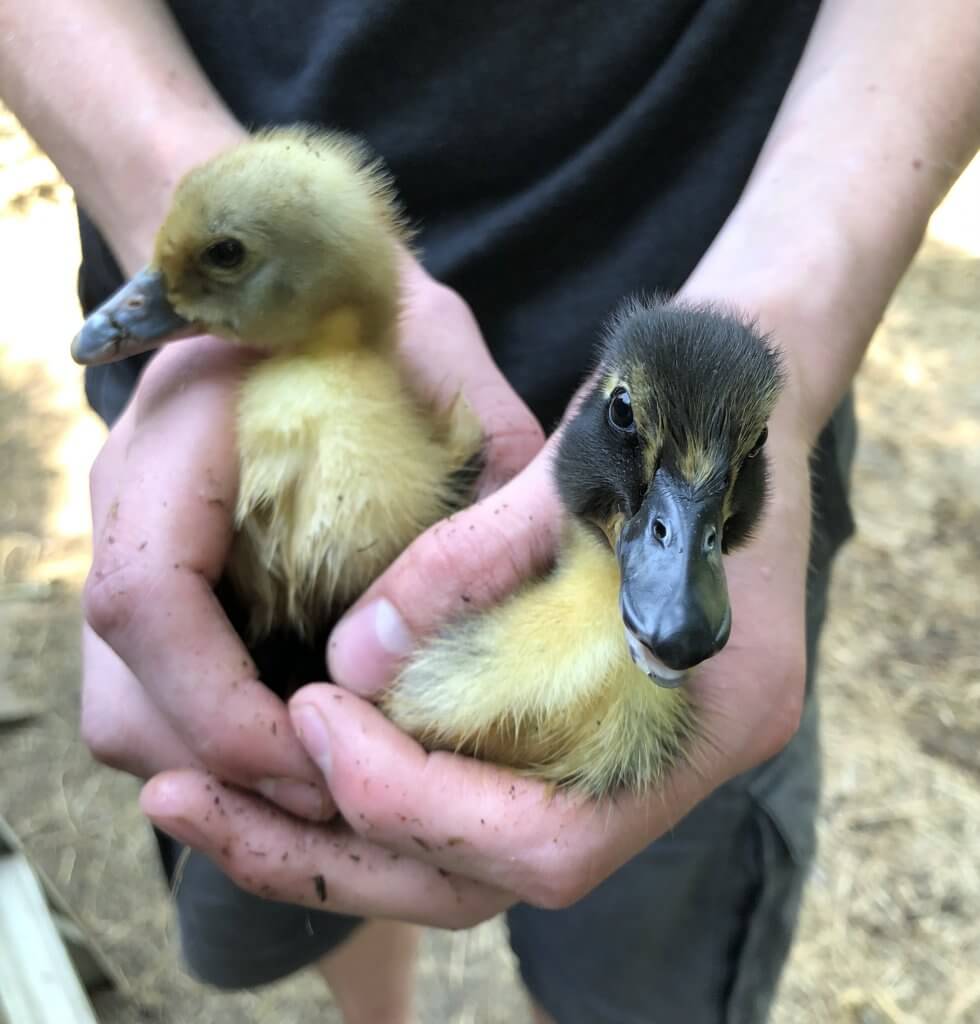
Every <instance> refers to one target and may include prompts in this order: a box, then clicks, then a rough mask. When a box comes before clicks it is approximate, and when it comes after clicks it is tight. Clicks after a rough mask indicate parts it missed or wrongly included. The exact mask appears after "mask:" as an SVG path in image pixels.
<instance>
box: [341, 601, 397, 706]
mask: <svg viewBox="0 0 980 1024" xmlns="http://www.w3.org/2000/svg"><path fill="white" fill-rule="evenodd" d="M414 645H415V640H414V638H413V637H412V634H411V631H410V630H409V628H408V626H406V625H405V620H404V619H403V618H402V617H401V615H400V614H399V612H398V609H397V608H396V607H395V606H394V605H393V604H392V603H391V602H390V601H389V600H388V599H387V598H384V597H382V598H379V599H378V600H377V601H372V602H371V603H370V604H367V605H365V606H364V607H363V608H359V609H358V610H357V611H356V612H354V613H353V614H352V615H351V616H350V617H349V618H347V619H344V621H343V622H341V624H340V625H339V626H338V627H337V629H336V630H335V631H334V634H333V636H332V637H331V640H330V647H329V650H328V652H327V659H328V662H329V666H330V676H331V678H332V679H333V681H334V682H337V683H340V684H341V685H343V686H345V687H346V688H347V689H349V690H352V691H353V692H354V693H357V694H360V696H362V697H370V696H373V695H374V694H375V693H377V692H378V691H379V690H381V689H383V688H384V686H385V684H386V683H387V682H388V681H389V680H390V679H391V677H392V676H393V675H394V671H395V666H396V664H397V663H398V662H399V661H400V660H401V659H402V658H404V657H405V656H406V655H407V654H409V653H410V652H411V650H412V647H413V646H414Z"/></svg>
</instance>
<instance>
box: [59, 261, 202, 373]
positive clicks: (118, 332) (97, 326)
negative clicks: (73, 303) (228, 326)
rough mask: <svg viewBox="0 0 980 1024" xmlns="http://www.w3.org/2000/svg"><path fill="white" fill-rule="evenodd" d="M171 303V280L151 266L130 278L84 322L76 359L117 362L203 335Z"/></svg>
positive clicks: (74, 352) (88, 363)
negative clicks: (168, 284) (169, 294)
mask: <svg viewBox="0 0 980 1024" xmlns="http://www.w3.org/2000/svg"><path fill="white" fill-rule="evenodd" d="M201 333H202V331H201V328H200V327H199V326H198V325H196V324H192V323H189V322H188V321H187V320H185V319H184V318H183V317H182V316H181V315H180V314H179V313H178V312H177V311H176V310H175V309H174V308H173V306H171V305H170V301H169V299H168V298H167V282H166V280H165V278H164V276H163V274H161V273H160V272H159V271H158V270H151V269H150V268H149V267H147V268H146V269H144V270H141V271H140V272H139V273H138V274H137V275H136V276H135V277H134V278H133V279H132V280H131V281H128V282H127V283H126V284H124V285H123V286H122V288H120V289H119V291H117V292H116V293H115V294H114V295H112V296H110V297H109V298H108V299H106V301H105V302H103V303H102V305H101V306H99V308H98V309H97V310H95V312H94V313H92V314H91V315H90V316H89V318H88V319H87V320H86V321H85V323H83V324H82V329H81V330H80V331H79V332H78V334H76V335H75V338H74V340H73V341H72V343H71V355H72V359H74V360H75V362H76V363H81V364H82V365H83V366H96V365H98V364H99V363H114V362H116V360H119V359H125V358H126V357H127V356H134V355H136V354H137V353H138V352H147V351H148V350H149V349H151V348H156V347H157V346H158V345H162V344H164V342H168V341H176V340H177V339H178V338H189V337H190V336H191V335H194V334H201Z"/></svg>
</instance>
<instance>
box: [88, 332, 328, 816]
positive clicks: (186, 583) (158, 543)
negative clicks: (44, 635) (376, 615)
mask: <svg viewBox="0 0 980 1024" xmlns="http://www.w3.org/2000/svg"><path fill="white" fill-rule="evenodd" d="M241 366H242V359H241V357H240V356H238V355H237V354H236V353H234V352H232V351H231V350H230V346H227V345H223V344H219V343H216V342H208V341H207V340H205V339H202V341H201V342H200V343H191V344H190V347H189V348H188V347H185V348H175V349H172V350H170V351H167V352H163V353H161V354H160V355H159V356H158V357H157V358H156V359H155V360H154V361H153V363H152V364H151V365H150V367H149V368H148V370H147V373H146V379H145V381H144V382H143V384H142V385H141V388H140V393H139V395H138V398H137V401H136V403H135V404H134V406H133V407H132V409H131V410H130V411H129V412H128V413H127V418H126V421H125V422H124V423H123V424H122V428H121V429H120V430H119V432H118V433H117V432H116V431H114V436H113V438H112V439H111V440H110V443H109V445H107V450H106V452H105V453H104V457H103V456H100V460H99V464H98V465H97V467H96V470H95V472H94V473H93V491H94V492H97V494H96V497H95V499H94V501H93V508H94V509H95V510H96V511H97V512H100V511H103V510H104V513H103V514H104V519H103V522H102V523H101V524H100V523H96V544H95V552H94V559H93V567H92V572H91V573H90V576H89V579H88V581H87V583H86V590H85V606H86V617H87V619H88V621H89V622H90V623H91V624H92V626H93V628H94V629H95V631H96V632H97V633H98V634H99V635H100V636H101V637H102V638H103V639H104V640H105V641H106V642H107V643H108V644H109V646H110V647H111V648H112V649H113V650H115V651H116V652H117V654H118V655H119V656H120V657H121V658H122V659H123V661H124V662H125V663H126V665H127V666H128V667H129V669H130V671H131V672H132V674H133V675H134V676H135V677H136V678H137V679H138V680H139V681H140V682H141V684H142V685H143V687H144V688H145V690H146V692H147V694H148V695H149V698H150V700H151V701H152V703H153V704H154V705H155V706H156V707H157V708H159V709H160V712H161V713H162V715H163V716H164V717H165V718H166V719H167V721H168V722H169V723H170V725H171V727H172V729H173V731H174V732H175V733H176V734H177V735H178V736H179V737H180V740H181V741H182V742H183V744H184V745H185V746H186V747H187V749H188V750H189V751H190V752H191V754H192V755H193V757H194V759H195V762H197V763H201V764H204V765H206V766H207V767H208V768H209V769H210V770H212V771H214V772H215V773H216V774H219V775H221V776H223V777H225V778H229V779H232V780H234V781H236V782H238V783H240V784H242V785H246V786H249V787H252V788H255V789H258V790H259V791H260V792H262V793H264V794H266V795H267V796H269V798H270V799H274V800H275V801H276V802H278V803H280V804H282V805H283V806H285V807H288V808H289V809H290V810H292V811H294V812H295V813H298V814H302V815H305V816H308V817H311V818H319V817H322V816H328V815H329V814H331V813H332V805H331V804H330V803H329V798H328V795H327V794H326V792H325V791H324V788H323V782H322V778H321V777H320V775H319V773H317V772H316V770H315V768H314V766H313V765H312V764H311V763H310V761H309V758H308V757H307V756H306V754H305V752H304V751H303V748H302V747H301V746H300V744H299V743H298V742H297V740H296V737H295V735H294V733H293V730H292V728H291V725H290V721H289V717H288V715H287V713H286V709H285V706H284V705H283V703H282V702H281V701H280V700H279V699H278V698H277V697H276V696H275V695H274V694H273V693H272V692H271V691H270V690H268V689H267V688H266V687H265V686H263V685H262V684H261V683H260V682H259V680H258V678H257V674H256V669H255V665H254V664H253V662H252V660H251V658H250V657H249V656H248V653H247V651H246V650H245V647H244V645H243V644H242V642H241V640H240V639H239V637H238V636H237V634H236V633H235V631H234V630H233V629H232V627H231V625H230V623H229V622H228V620H227V617H226V616H225V614H224V612H223V611H222V609H221V606H220V604H219V603H218V601H217V599H216V598H215V596H214V593H213V591H212V584H213V583H214V581H215V580H216V579H217V578H218V576H219V575H220V572H221V569H222V566H223V564H224V561H225V558H226V555H227V551H228V545H229V542H230V537H231V512H232V508H233V502H234V495H235V490H236V487H237V477H236V468H237V458H236V456H235V453H234V438H235V427H234V403H235V395H236V393H237V380H238V373H239V371H240V369H241ZM127 428H128V432H127ZM105 491H110V492H111V493H112V494H113V495H114V497H113V499H112V500H111V501H108V502H107V501H106V500H105V496H104V494H105Z"/></svg>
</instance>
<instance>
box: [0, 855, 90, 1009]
mask: <svg viewBox="0 0 980 1024" xmlns="http://www.w3.org/2000/svg"><path fill="white" fill-rule="evenodd" d="M0 1012H2V1013H3V1014H4V1015H5V1016H6V1018H7V1020H8V1021H9V1022H10V1024H96V1019H95V1013H94V1012H93V1010H92V1006H91V1004H90V1003H89V1001H88V998H87V997H86V995H85V991H84V989H83V988H82V984H81V982H80V981H79V980H78V976H77V975H76V974H75V971H74V970H73V968H72V965H71V960H70V959H69V958H68V953H67V951H66V950H65V947H64V945H63V944H62V942H61V938H60V936H59V935H58V930H57V928H56V927H55V924H54V922H53V921H52V919H51V916H50V914H49V913H48V906H47V903H46V902H45V899H44V893H43V892H42V891H41V885H40V883H39V882H38V880H37V878H36V877H35V875H34V872H33V871H32V870H31V866H30V865H29V864H28V863H27V858H26V857H24V856H23V855H22V854H19V853H13V854H4V855H3V856H0Z"/></svg>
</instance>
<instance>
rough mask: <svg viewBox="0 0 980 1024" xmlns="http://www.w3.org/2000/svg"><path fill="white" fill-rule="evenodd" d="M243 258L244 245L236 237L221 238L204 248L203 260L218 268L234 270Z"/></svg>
mask: <svg viewBox="0 0 980 1024" xmlns="http://www.w3.org/2000/svg"><path fill="white" fill-rule="evenodd" d="M243 259H245V246H244V245H242V243H241V242H239V241H238V239H237V238H222V239H221V241H220V242H214V243H212V244H211V245H209V246H208V247H207V248H206V249H205V250H204V262H205V263H210V264H211V266H212V267H217V268H218V269H219V270H234V269H235V267H237V266H239V264H240V263H241V262H242V260H243Z"/></svg>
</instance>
